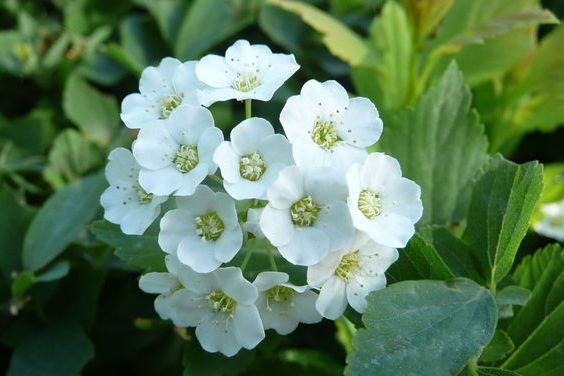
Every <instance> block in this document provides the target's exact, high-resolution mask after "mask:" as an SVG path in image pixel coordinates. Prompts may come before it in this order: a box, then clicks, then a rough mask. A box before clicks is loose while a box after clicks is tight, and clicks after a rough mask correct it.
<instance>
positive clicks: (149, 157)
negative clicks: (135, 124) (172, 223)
mask: <svg viewBox="0 0 564 376" xmlns="http://www.w3.org/2000/svg"><path fill="white" fill-rule="evenodd" d="M222 141H223V134H222V133H221V131H220V130H219V129H218V128H216V127H214V122H213V117H212V115H211V113H210V112H209V110H207V109H206V108H203V107H200V106H190V105H183V106H181V107H179V108H177V109H176V111H174V113H172V114H171V115H170V117H169V118H168V119H166V120H165V121H163V123H162V125H161V126H159V127H146V128H144V129H142V130H141V131H140V132H139V136H138V138H137V140H136V141H135V143H134V144H133V155H134V156H135V158H136V159H137V161H138V162H139V164H140V165H141V167H142V169H141V172H140V173H139V183H140V184H141V186H142V187H143V188H144V189H145V190H146V191H147V192H150V193H154V194H159V195H168V194H171V193H174V194H175V195H176V196H188V195H191V194H192V193H194V190H195V189H196V187H197V186H198V184H200V183H201V182H202V181H203V180H204V179H205V177H206V176H207V175H209V174H213V173H214V172H215V171H216V170H217V165H216V164H215V163H214V162H213V160H212V159H213V153H214V152H215V149H216V148H217V147H218V146H219V144H221V142H222Z"/></svg>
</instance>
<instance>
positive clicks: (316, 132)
mask: <svg viewBox="0 0 564 376" xmlns="http://www.w3.org/2000/svg"><path fill="white" fill-rule="evenodd" d="M311 139H312V140H313V142H315V143H316V144H317V145H319V146H321V147H322V148H323V149H327V150H328V149H331V148H332V147H333V146H335V144H336V143H337V141H339V136H337V131H336V130H335V122H334V121H319V120H317V121H316V122H315V125H314V126H313V130H312V131H311Z"/></svg>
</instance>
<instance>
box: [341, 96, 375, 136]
mask: <svg viewBox="0 0 564 376" xmlns="http://www.w3.org/2000/svg"><path fill="white" fill-rule="evenodd" d="M341 121H342V122H343V124H342V125H339V126H338V127H337V134H338V135H339V138H341V139H342V140H344V141H345V142H347V143H348V144H351V145H354V146H357V147H367V146H370V145H372V144H374V143H375V142H376V141H378V139H379V138H380V135H381V134H382V128H383V123H382V120H381V119H380V116H379V114H378V110H377V109H376V106H374V103H372V102H371V101H370V100H369V99H367V98H353V99H351V100H350V102H349V105H348V109H347V110H345V111H344V113H343V116H342V118H341Z"/></svg>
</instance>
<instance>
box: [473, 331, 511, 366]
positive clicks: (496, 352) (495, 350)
mask: <svg viewBox="0 0 564 376" xmlns="http://www.w3.org/2000/svg"><path fill="white" fill-rule="evenodd" d="M514 348H515V345H514V344H513V341H511V338H510V337H509V336H508V335H507V333H506V332H504V331H503V330H496V331H495V333H494V336H493V338H492V340H491V342H490V343H489V344H488V345H487V346H486V348H485V349H484V351H483V352H482V354H481V355H480V362H485V363H493V362H498V361H500V360H503V359H504V358H505V357H506V356H507V355H509V353H510V352H511V351H513V349H514Z"/></svg>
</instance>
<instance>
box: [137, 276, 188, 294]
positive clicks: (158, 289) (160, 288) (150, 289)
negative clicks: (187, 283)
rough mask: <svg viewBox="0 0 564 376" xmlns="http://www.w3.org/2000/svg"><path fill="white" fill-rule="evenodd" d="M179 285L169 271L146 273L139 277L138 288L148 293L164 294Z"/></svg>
mask: <svg viewBox="0 0 564 376" xmlns="http://www.w3.org/2000/svg"><path fill="white" fill-rule="evenodd" d="M179 286H180V282H179V281H178V278H176V277H175V276H173V275H172V274H170V273H147V274H145V275H142V276H141V278H140V279H139V288H140V289H141V290H143V291H144V292H146V293H149V294H164V293H166V292H169V291H171V290H173V289H176V288H178V287H179Z"/></svg>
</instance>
